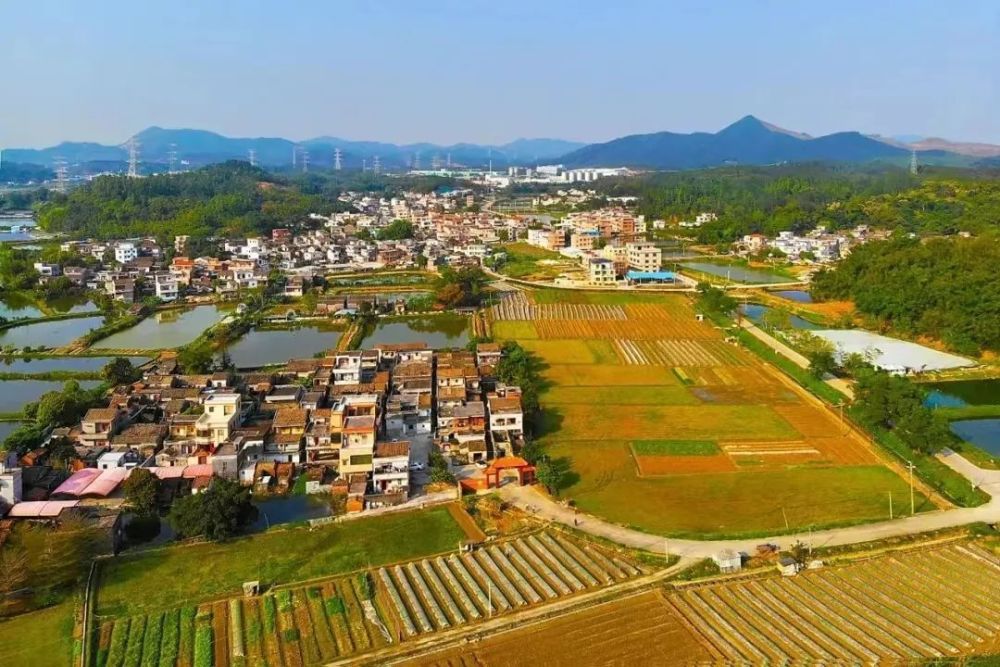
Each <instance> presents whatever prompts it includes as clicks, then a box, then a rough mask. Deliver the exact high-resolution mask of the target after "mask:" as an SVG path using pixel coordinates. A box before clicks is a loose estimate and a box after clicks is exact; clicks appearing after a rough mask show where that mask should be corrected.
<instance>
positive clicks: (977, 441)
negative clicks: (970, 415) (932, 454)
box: [949, 419, 1000, 456]
mask: <svg viewBox="0 0 1000 667" xmlns="http://www.w3.org/2000/svg"><path fill="white" fill-rule="evenodd" d="M949 426H950V427H951V432H952V433H954V434H955V435H957V436H958V437H959V438H961V439H962V440H964V441H965V442H969V443H972V444H973V445H975V446H976V447H979V448H980V449H983V450H986V451H987V452H989V453H990V454H992V455H993V456H1000V419H960V420H958V421H953V422H951V424H949Z"/></svg>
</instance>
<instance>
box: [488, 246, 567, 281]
mask: <svg viewBox="0 0 1000 667" xmlns="http://www.w3.org/2000/svg"><path fill="white" fill-rule="evenodd" d="M503 251H504V252H506V253H507V261H506V262H505V263H504V264H503V266H502V267H500V273H502V274H504V275H507V276H510V277H511V278H537V279H544V278H555V277H556V276H558V275H559V274H560V273H562V272H563V271H565V270H567V269H568V268H573V266H574V262H572V261H570V260H567V259H566V258H565V257H563V256H562V255H560V254H559V253H557V252H552V251H551V250H545V249H544V248H538V247H535V246H533V245H528V244H527V243H510V244H508V245H505V246H503ZM550 262H551V263H550Z"/></svg>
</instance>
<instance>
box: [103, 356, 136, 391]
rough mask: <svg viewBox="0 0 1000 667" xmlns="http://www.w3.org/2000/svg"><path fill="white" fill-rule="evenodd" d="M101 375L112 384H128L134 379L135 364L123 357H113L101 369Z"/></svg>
mask: <svg viewBox="0 0 1000 667" xmlns="http://www.w3.org/2000/svg"><path fill="white" fill-rule="evenodd" d="M101 376H102V377H103V378H104V379H105V380H107V381H108V383H110V384H112V385H120V384H128V383H130V382H132V381H134V380H135V377H136V372H135V366H133V365H132V362H131V361H129V360H128V359H126V358H125V357H115V358H114V359H112V360H111V361H109V362H108V363H107V364H105V365H104V368H102V369H101Z"/></svg>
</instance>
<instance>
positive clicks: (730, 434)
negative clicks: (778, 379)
mask: <svg viewBox="0 0 1000 667" xmlns="http://www.w3.org/2000/svg"><path fill="white" fill-rule="evenodd" d="M619 389H620V390H621V391H622V392H623V393H624V392H625V391H627V390H626V389H625V388H619ZM544 404H545V403H544V399H543V405H544ZM551 409H552V410H554V411H557V412H558V413H559V414H560V415H561V417H562V425H561V427H560V429H559V438H560V439H566V440H591V439H593V438H594V437H599V436H602V435H603V436H611V437H615V438H621V439H625V440H644V439H645V440H661V439H662V440H796V439H799V438H801V437H802V436H801V434H800V433H799V432H798V431H796V430H795V429H794V428H792V426H791V424H789V423H788V422H787V421H785V420H784V419H782V418H781V416H779V415H778V414H777V413H776V412H774V410H772V409H771V408H769V407H766V406H763V405H614V406H607V405H597V404H592V405H558V406H551Z"/></svg>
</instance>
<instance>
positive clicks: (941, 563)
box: [669, 544, 1000, 664]
mask: <svg viewBox="0 0 1000 667" xmlns="http://www.w3.org/2000/svg"><path fill="white" fill-rule="evenodd" d="M998 590H1000V561H998V560H997V559H996V558H995V557H993V556H991V555H989V554H988V553H987V552H985V551H983V550H981V549H979V548H978V547H976V546H972V545H966V544H953V545H948V546H940V547H934V548H930V549H924V550H919V551H914V552H910V553H899V554H895V555H888V556H883V557H879V558H876V559H873V560H870V561H865V562H859V563H853V564H850V565H846V566H840V567H834V568H823V569H820V570H816V571H806V572H804V573H800V574H799V575H798V576H796V577H794V578H791V579H789V578H774V577H771V578H757V579H749V580H740V581H734V582H722V583H713V584H707V585H697V584H696V585H691V586H687V587H684V588H683V589H681V590H679V591H678V592H675V593H673V594H671V595H670V596H669V599H670V603H671V604H672V605H673V607H674V608H675V609H676V610H677V613H678V614H679V615H680V616H681V617H683V618H684V620H685V621H686V622H687V623H688V624H689V625H690V626H691V627H692V628H694V629H695V630H696V631H697V633H698V634H699V635H700V636H701V637H702V639H703V641H704V642H705V643H706V644H707V645H709V646H710V647H711V650H712V652H713V654H714V655H716V656H717V657H718V658H721V660H722V661H724V662H727V663H741V662H749V663H757V664H763V663H783V662H792V663H803V664H804V663H815V662H822V663H841V664H847V663H873V662H879V661H888V662H905V663H916V662H920V661H921V659H926V658H936V657H955V656H959V655H969V654H973V653H987V652H993V651H995V650H996V649H997V646H998V644H1000V597H998V596H997V594H996V592H997V591H998Z"/></svg>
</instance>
